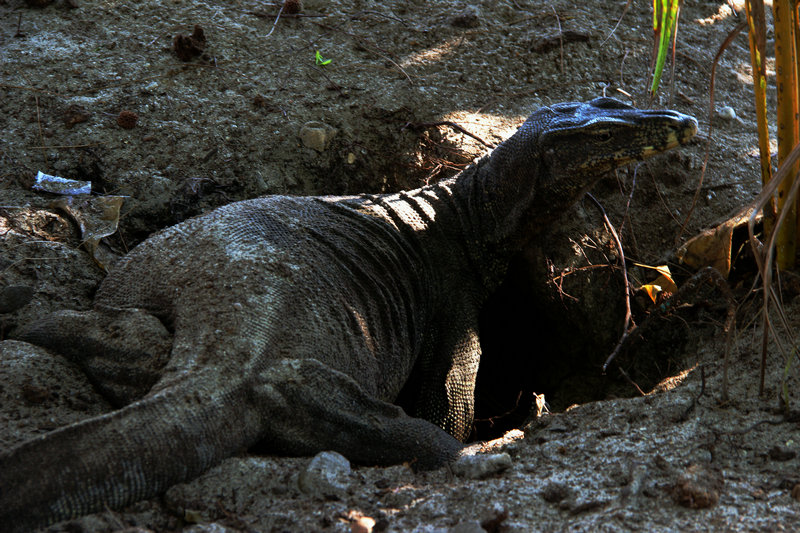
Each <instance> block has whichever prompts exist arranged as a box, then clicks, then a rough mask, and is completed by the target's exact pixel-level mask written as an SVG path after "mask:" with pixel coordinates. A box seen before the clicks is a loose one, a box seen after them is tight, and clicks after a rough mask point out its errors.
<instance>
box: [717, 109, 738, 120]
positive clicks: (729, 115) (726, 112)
mask: <svg viewBox="0 0 800 533" xmlns="http://www.w3.org/2000/svg"><path fill="white" fill-rule="evenodd" d="M717 114H718V115H719V116H720V118H724V119H725V120H735V119H736V111H735V110H734V109H733V108H732V107H731V106H729V105H726V106H724V107H720V108H719V111H717Z"/></svg>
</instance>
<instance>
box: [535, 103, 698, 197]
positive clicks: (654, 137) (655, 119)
mask: <svg viewBox="0 0 800 533" xmlns="http://www.w3.org/2000/svg"><path fill="white" fill-rule="evenodd" d="M520 129H521V130H523V131H524V130H526V129H532V130H533V131H534V132H538V139H537V142H536V143H535V144H536V145H538V150H539V153H540V154H541V155H540V157H541V159H542V162H543V163H544V166H545V168H544V169H542V170H544V171H545V172H543V176H542V177H543V178H545V179H547V178H550V179H552V180H558V181H574V182H576V189H584V188H585V187H584V186H582V182H593V181H594V180H593V178H595V177H599V176H602V175H603V174H604V173H606V172H608V171H610V170H613V169H615V168H617V167H621V166H623V165H626V164H628V163H630V162H632V161H640V160H642V159H646V158H648V157H650V156H653V155H656V154H660V153H661V152H664V151H666V150H669V149H670V148H675V147H676V146H679V145H681V144H684V143H686V142H688V141H689V139H691V138H692V137H693V136H694V134H695V133H697V121H696V120H695V119H694V118H692V117H690V116H688V115H684V114H682V113H678V112H676V111H669V110H655V109H636V108H635V107H633V106H630V105H628V104H625V103H623V102H620V101H619V100H615V99H613V98H596V99H594V100H592V101H591V102H587V103H577V102H570V103H563V104H556V105H553V106H550V107H545V108H543V109H540V110H539V111H537V112H536V113H534V114H533V115H531V117H530V118H529V119H528V120H527V121H525V124H523V126H522V128H520ZM576 199H577V198H576Z"/></svg>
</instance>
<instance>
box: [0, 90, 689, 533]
mask: <svg viewBox="0 0 800 533" xmlns="http://www.w3.org/2000/svg"><path fill="white" fill-rule="evenodd" d="M696 131H697V122H696V121H695V120H694V119H693V118H692V117H689V116H686V115H683V114H680V113H677V112H674V111H664V110H639V109H635V108H634V107H631V106H629V105H627V104H624V103H622V102H620V101H617V100H614V99H611V98H597V99H595V100H592V101H590V102H588V103H575V102H573V103H561V104H555V105H551V106H548V107H544V108H542V109H539V110H538V111H536V112H535V113H533V114H532V115H531V116H530V117H529V118H528V119H527V121H525V122H524V124H523V125H522V126H521V127H520V128H519V129H518V131H517V132H516V133H515V134H514V135H512V136H511V137H510V138H508V139H507V140H506V141H504V142H503V143H501V144H500V145H499V146H498V147H497V148H496V149H495V150H493V151H492V152H491V153H490V154H488V155H486V156H484V157H483V158H481V159H480V160H478V161H477V162H475V163H474V164H472V165H471V166H469V167H468V168H466V169H465V170H464V171H462V172H461V173H459V174H457V175H456V176H455V177H453V178H450V179H445V180H443V181H440V182H438V183H436V184H433V185H429V186H425V187H422V188H419V189H416V190H411V191H405V192H399V193H396V194H380V195H373V194H361V195H357V196H346V197H344V196H343V197H331V196H320V197H290V196H267V197H262V198H257V199H253V200H245V201H241V202H236V203H232V204H229V205H226V206H223V207H221V208H218V209H216V210H214V211H212V212H210V213H208V214H205V215H202V216H199V217H197V218H194V219H190V220H188V221H185V222H182V223H180V224H177V225H175V226H172V227H170V228H167V229H165V230H162V231H160V232H158V233H156V234H155V235H153V236H151V237H150V238H149V239H147V240H146V241H144V242H143V243H142V244H140V245H139V246H138V247H136V248H135V249H134V250H133V251H131V253H129V254H128V255H127V256H126V257H125V258H124V259H122V260H121V262H120V264H119V265H118V266H117V267H116V268H115V269H114V270H113V271H112V272H111V273H110V275H109V276H108V277H107V278H106V279H105V280H104V281H103V283H102V284H101V286H100V288H99V289H98V292H97V294H96V297H95V302H94V306H93V308H92V309H91V310H89V311H81V312H78V311H60V312H57V313H55V314H52V315H49V316H46V317H43V318H42V319H41V320H40V321H38V322H36V323H34V324H31V325H29V326H26V327H24V328H21V329H20V330H19V331H18V333H17V335H16V337H17V338H18V339H20V340H23V341H27V342H31V343H34V344H37V345H39V346H43V347H45V348H49V349H51V350H52V351H55V352H59V353H61V354H62V355H64V356H66V357H68V358H70V359H71V360H73V361H75V362H76V363H77V364H78V365H79V366H80V367H81V369H82V370H83V371H84V372H85V373H86V375H87V376H88V378H89V380H90V381H91V382H92V384H93V385H94V386H95V387H96V388H97V389H98V390H99V391H100V392H101V393H102V394H103V395H104V396H106V397H107V398H108V399H109V400H110V401H111V402H112V403H113V404H114V405H115V407H116V408H117V410H115V411H112V412H110V413H107V414H104V415H101V416H97V417H94V418H90V419H87V420H84V421H82V422H79V423H76V424H73V425H70V426H67V427H63V428H60V429H57V430H55V431H52V432H50V433H48V434H45V435H43V436H42V437H40V438H36V439H33V440H30V441H28V442H24V443H22V444H21V445H19V446H16V447H14V448H13V449H10V450H5V451H3V452H2V454H0V524H2V527H3V528H4V529H5V528H8V527H9V525H10V524H13V525H12V526H11V530H12V531H23V530H26V529H29V528H34V527H41V526H44V525H47V524H51V523H54V522H57V521H60V520H64V519H67V518H71V517H76V516H81V515H84V514H88V513H92V512H96V511H99V510H103V509H105V508H106V507H111V508H119V507H121V506H124V505H127V504H130V503H132V502H135V501H138V500H141V499H145V498H148V497H152V496H154V495H157V494H159V493H161V492H163V491H164V490H166V489H167V488H168V487H170V486H171V485H173V484H176V483H179V482H182V481H186V480H189V479H192V478H194V477H197V476H198V475H200V474H201V473H202V472H204V471H205V470H207V469H208V468H210V467H212V466H213V465H215V464H217V463H219V462H220V461H221V460H223V459H224V458H226V457H229V456H232V455H234V454H237V453H240V452H242V451H244V450H246V449H248V448H249V447H251V446H253V445H255V444H257V443H258V444H259V446H260V449H268V450H272V451H275V452H279V453H287V454H294V455H305V454H309V455H310V454H314V453H316V452H319V451H322V450H335V451H338V452H341V453H342V454H344V455H345V456H346V457H348V458H349V459H350V460H353V461H356V462H359V463H365V464H395V463H401V462H410V463H412V464H414V465H415V466H417V467H419V468H427V469H431V468H437V467H440V466H442V465H445V464H448V463H450V462H452V461H454V460H456V459H457V458H458V457H459V456H462V455H463V454H465V453H467V451H466V450H468V449H469V448H467V447H466V446H465V445H464V444H463V443H462V441H463V440H464V439H465V438H466V437H467V436H468V433H469V430H470V427H471V424H472V421H473V403H474V397H473V396H474V388H475V377H476V373H477V370H478V365H479V362H480V357H481V349H480V342H479V332H478V318H477V317H478V312H479V309H480V308H481V305H482V303H483V302H484V301H485V300H486V298H487V297H488V295H489V294H490V293H491V292H492V290H494V289H495V288H496V287H497V286H498V285H499V283H500V282H501V280H502V278H503V275H504V273H505V270H506V268H507V265H508V263H509V261H510V260H511V258H512V257H513V256H514V255H515V254H516V253H518V252H519V251H520V250H521V249H523V248H524V247H525V246H526V245H528V244H529V243H530V242H531V241H532V239H535V238H536V234H537V233H538V232H540V231H542V230H543V228H545V227H546V226H547V224H548V223H549V222H551V221H553V220H554V219H555V218H556V217H558V216H559V215H560V214H562V213H563V212H564V211H565V210H566V209H567V208H568V207H569V206H570V205H571V204H573V203H574V202H576V201H577V200H578V199H579V198H580V197H581V195H582V194H583V193H584V192H585V191H587V190H588V189H589V188H590V187H591V186H592V185H593V184H594V183H595V182H596V181H597V180H598V179H599V178H600V177H602V176H603V175H604V174H605V173H607V172H608V171H610V170H613V169H614V168H617V167H619V166H621V165H625V164H627V163H629V162H631V161H635V160H641V159H644V158H647V157H650V156H652V155H655V154H658V153H661V152H663V151H665V150H668V149H670V148H673V147H676V146H678V145H680V144H682V143H685V142H687V141H688V140H689V139H690V138H691V137H692V136H693V135H694V134H695V132H696ZM407 382H408V386H409V387H410V388H409V389H408V390H412V391H413V402H412V403H413V406H412V408H411V409H410V410H411V411H412V412H411V416H409V415H407V414H406V413H405V412H404V411H403V410H402V409H401V408H400V407H398V406H396V405H393V403H392V402H393V401H395V400H396V398H397V396H398V394H399V393H400V392H401V389H403V387H404V386H406V385H407Z"/></svg>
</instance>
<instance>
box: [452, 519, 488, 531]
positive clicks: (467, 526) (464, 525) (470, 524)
mask: <svg viewBox="0 0 800 533" xmlns="http://www.w3.org/2000/svg"><path fill="white" fill-rule="evenodd" d="M448 533H486V530H485V529H483V528H482V527H481V524H480V522H478V521H477V520H468V521H466V522H459V523H458V524H456V525H454V526H453V527H451V528H450V529H449V530H448Z"/></svg>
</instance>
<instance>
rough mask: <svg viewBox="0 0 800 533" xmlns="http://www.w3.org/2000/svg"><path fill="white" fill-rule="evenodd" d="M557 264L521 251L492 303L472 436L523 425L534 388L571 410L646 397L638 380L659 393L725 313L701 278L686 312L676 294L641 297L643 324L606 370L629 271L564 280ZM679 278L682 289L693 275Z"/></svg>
mask: <svg viewBox="0 0 800 533" xmlns="http://www.w3.org/2000/svg"><path fill="white" fill-rule="evenodd" d="M551 265H552V262H550V261H549V258H548V257H547V255H546V253H545V252H543V251H542V249H533V250H531V251H529V252H528V253H526V254H525V255H522V256H520V257H518V258H517V259H516V260H515V261H514V262H513V263H512V265H511V267H510V269H509V272H508V275H507V276H506V278H505V281H504V282H503V284H502V285H501V287H500V288H499V289H498V290H497V291H496V293H495V294H494V295H493V296H492V297H491V298H490V300H489V301H488V302H487V303H486V305H485V306H484V308H483V310H482V313H481V316H480V334H481V347H482V351H483V353H482V357H481V364H480V368H479V371H478V379H477V386H476V394H475V397H476V403H475V424H474V426H473V431H472V434H471V436H470V440H488V439H492V438H496V437H499V436H501V435H502V434H503V433H504V432H506V431H508V430H510V429H514V428H521V427H523V426H524V424H525V422H526V420H529V416H530V412H531V408H532V406H534V401H535V397H534V393H536V394H544V395H545V399H546V401H547V403H548V406H549V408H550V410H551V411H553V412H561V411H564V410H565V409H566V408H568V407H569V406H571V405H574V404H581V403H586V402H591V401H597V400H605V399H611V398H620V397H632V396H638V395H640V394H641V393H640V392H639V390H637V386H638V389H640V390H641V391H643V392H645V393H646V392H649V391H651V390H652V389H653V388H654V387H656V386H657V385H658V384H659V383H660V382H661V381H663V380H665V379H666V378H669V377H672V376H675V375H676V374H678V373H680V372H681V371H683V370H685V369H686V368H688V367H689V366H691V364H693V361H687V360H686V354H687V353H691V352H692V346H693V345H694V344H695V343H696V340H697V339H698V338H700V336H701V335H704V334H708V333H709V332H710V331H711V330H712V329H714V328H717V327H719V325H720V324H721V321H722V320H724V313H725V306H724V305H722V304H721V298H720V295H719V294H718V292H719V291H717V290H715V289H714V288H713V286H711V284H708V287H707V288H705V289H702V284H701V289H702V290H701V291H700V293H698V294H693V295H692V297H691V299H692V301H691V302H690V303H689V304H688V305H685V306H681V307H680V309H673V308H671V307H670V302H671V301H670V300H665V301H660V302H658V304H657V305H655V304H653V303H652V302H650V301H648V300H647V297H646V296H645V295H644V294H643V293H642V294H641V295H640V296H638V295H637V297H635V298H632V300H631V305H632V311H633V316H634V319H635V320H636V323H637V324H639V328H638V330H637V332H636V333H635V334H633V335H631V336H630V338H629V339H628V341H627V342H626V343H625V344H624V345H623V349H622V350H621V351H620V352H619V354H618V355H617V356H616V358H615V359H614V361H613V362H612V364H611V365H609V367H608V369H607V371H606V372H603V370H602V366H603V363H604V362H605V360H606V358H607V357H608V356H609V354H611V352H612V351H613V350H614V347H615V346H616V344H617V342H618V341H619V338H620V335H621V333H622V326H623V320H624V316H625V303H624V299H623V296H624V287H623V279H622V276H621V274H620V269H619V268H616V267H615V266H613V265H612V266H605V265H601V266H598V267H597V268H585V269H575V270H573V272H571V273H570V274H569V275H567V276H564V277H559V272H558V270H557V269H555V270H552V269H551ZM675 270H679V269H677V268H674V269H673V272H674V271H675ZM687 278H688V276H687ZM676 281H677V282H678V286H679V287H680V286H681V283H682V282H683V281H684V279H681V280H680V281H678V280H677V279H676ZM639 292H643V291H639ZM623 372H624V374H623ZM625 374H626V375H627V377H626V376H625Z"/></svg>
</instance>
